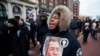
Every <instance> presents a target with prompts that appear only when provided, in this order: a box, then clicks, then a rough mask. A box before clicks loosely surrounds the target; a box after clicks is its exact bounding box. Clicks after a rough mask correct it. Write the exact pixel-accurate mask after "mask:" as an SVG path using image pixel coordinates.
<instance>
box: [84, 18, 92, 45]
mask: <svg viewBox="0 0 100 56" xmlns="http://www.w3.org/2000/svg"><path fill="white" fill-rule="evenodd" d="M90 30H91V21H90V18H89V17H86V19H84V22H83V44H85V43H87V39H88V35H89V33H90Z"/></svg>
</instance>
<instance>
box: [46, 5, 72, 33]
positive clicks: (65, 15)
mask: <svg viewBox="0 0 100 56" xmlns="http://www.w3.org/2000/svg"><path fill="white" fill-rule="evenodd" d="M56 11H59V12H60V21H59V31H60V32H61V31H66V30H67V29H68V27H69V25H70V21H71V11H70V10H69V8H68V7H66V6H64V5H59V6H56V7H55V8H54V9H53V10H52V12H51V14H50V15H49V17H48V20H47V24H49V22H50V18H51V15H52V14H53V13H54V12H56Z"/></svg>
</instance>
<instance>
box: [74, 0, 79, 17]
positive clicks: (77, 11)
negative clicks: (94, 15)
mask: <svg viewBox="0 0 100 56" xmlns="http://www.w3.org/2000/svg"><path fill="white" fill-rule="evenodd" d="M73 1H74V3H73V15H74V16H77V17H79V5H80V2H79V0H73Z"/></svg>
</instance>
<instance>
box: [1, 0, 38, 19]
mask: <svg viewBox="0 0 100 56" xmlns="http://www.w3.org/2000/svg"><path fill="white" fill-rule="evenodd" d="M37 7H38V2H37V1H34V0H33V1H31V0H0V19H1V20H4V19H9V18H17V19H19V18H23V19H24V20H25V19H26V17H27V16H30V17H33V18H35V17H34V16H35V15H36V9H35V8H37ZM32 15H33V16H32Z"/></svg>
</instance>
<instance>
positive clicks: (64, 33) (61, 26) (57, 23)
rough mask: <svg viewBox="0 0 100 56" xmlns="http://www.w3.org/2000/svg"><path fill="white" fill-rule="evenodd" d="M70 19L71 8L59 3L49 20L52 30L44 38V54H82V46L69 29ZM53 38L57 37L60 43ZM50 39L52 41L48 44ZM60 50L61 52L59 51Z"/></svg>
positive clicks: (52, 55) (76, 55)
mask: <svg viewBox="0 0 100 56" xmlns="http://www.w3.org/2000/svg"><path fill="white" fill-rule="evenodd" d="M70 21H71V14H70V10H69V9H68V8H67V7H66V6H63V5H59V6H57V7H55V8H54V9H53V11H52V12H51V15H50V16H49V18H48V20H47V24H48V28H49V31H50V32H49V33H48V34H46V35H45V36H44V38H43V42H42V56H44V55H46V56H55V55H56V56H57V55H60V56H78V55H79V56H82V51H81V46H80V44H79V42H78V41H77V39H76V37H75V36H74V35H73V34H72V33H71V31H70V30H69V24H70ZM51 38H52V39H55V38H56V39H57V41H58V43H59V44H58V43H57V42H55V41H54V40H52V41H51ZM49 39H50V40H49ZM48 40H49V42H50V43H49V44H48V45H46V43H48ZM56 44H58V46H60V47H58V46H57V45H56ZM46 46H47V47H46ZM59 48H60V49H59ZM45 50H46V51H45ZM53 51H54V52H53ZM59 51H61V52H60V53H58V52H59Z"/></svg>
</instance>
